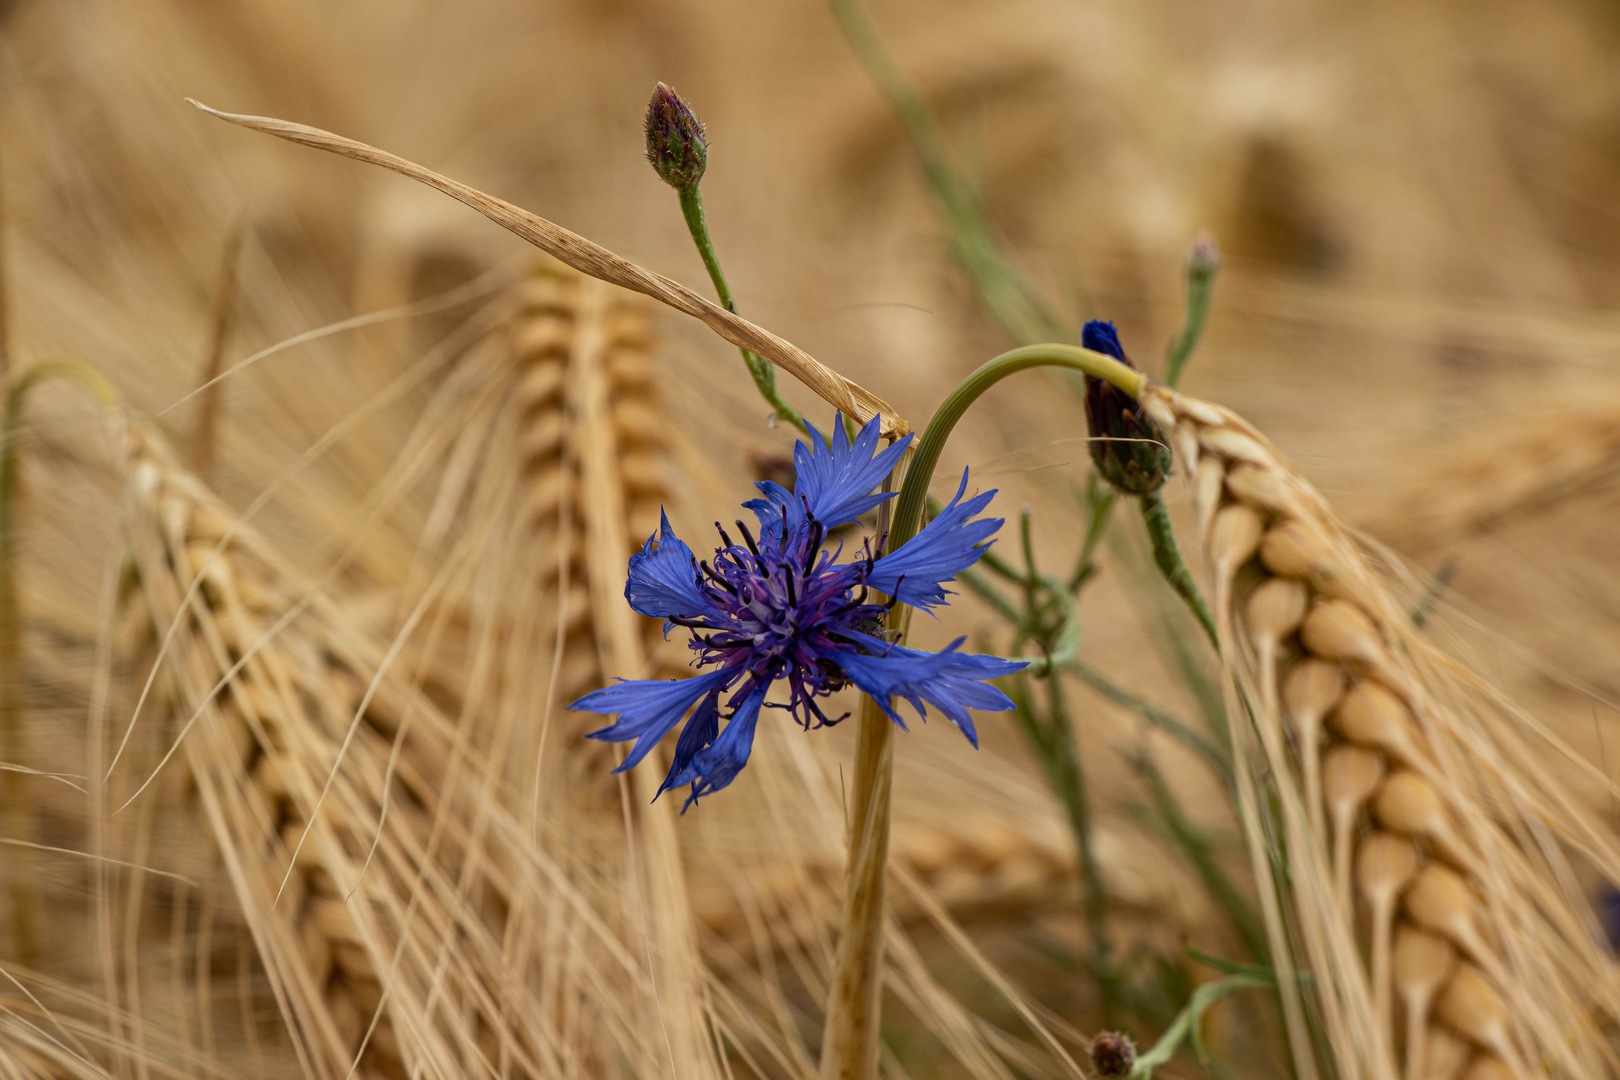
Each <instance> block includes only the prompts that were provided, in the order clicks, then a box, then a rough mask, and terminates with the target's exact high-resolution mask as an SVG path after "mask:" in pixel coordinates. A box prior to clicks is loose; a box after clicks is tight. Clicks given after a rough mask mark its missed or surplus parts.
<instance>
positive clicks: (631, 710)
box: [567, 668, 737, 772]
mask: <svg viewBox="0 0 1620 1080" xmlns="http://www.w3.org/2000/svg"><path fill="white" fill-rule="evenodd" d="M736 674H737V673H736V672H735V671H733V670H732V669H730V668H720V669H719V670H718V671H711V672H709V673H708V674H706V675H698V676H695V677H693V678H690V679H631V680H628V681H625V682H617V683H614V684H613V685H612V686H607V687H603V688H602V689H601V690H595V691H592V692H591V693H589V694H586V695H585V696H584V697H582V698H580V699H579V700H578V701H576V702H574V703H573V704H571V705H569V706H567V708H568V709H570V710H574V711H580V712H594V713H603V714H614V713H616V714H618V717H619V721H618V723H616V724H611V725H609V726H608V727H605V728H600V729H598V730H596V731H593V732H591V733H590V734H588V735H586V736H585V737H586V738H587V739H597V740H599V741H601V742H629V741H630V740H632V739H634V740H635V745H634V746H632V747H631V748H630V753H629V754H627V755H625V759H624V761H623V763H621V764H620V765H619V767H618V768H616V769H614V770H613V771H614V772H624V770H626V769H628V768H630V767H631V766H632V765H634V764H636V762H638V761H640V760H641V759H642V758H644V757H646V756H647V751H649V750H651V749H652V748H653V747H654V746H656V745H658V741H659V740H660V739H662V738H663V737H664V736H665V735H668V734H669V733H670V730H671V729H673V728H674V727H675V725H676V724H678V723H680V721H681V717H683V716H685V715H686V710H687V709H690V708H691V707H692V703H693V702H695V701H697V700H698V699H699V698H701V697H703V696H704V695H705V694H708V693H709V692H711V691H715V690H719V689H720V688H721V687H722V686H724V685H725V683H726V682H727V681H728V680H729V679H731V678H733V677H735V676H736Z"/></svg>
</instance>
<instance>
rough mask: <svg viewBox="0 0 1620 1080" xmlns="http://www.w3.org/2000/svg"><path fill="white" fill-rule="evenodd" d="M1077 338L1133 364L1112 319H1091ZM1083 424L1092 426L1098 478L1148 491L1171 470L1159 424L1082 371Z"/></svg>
mask: <svg viewBox="0 0 1620 1080" xmlns="http://www.w3.org/2000/svg"><path fill="white" fill-rule="evenodd" d="M1080 343H1081V344H1082V345H1084V346H1085V347H1086V348H1088V349H1091V350H1093V351H1095V352H1100V353H1104V354H1106V355H1108V356H1112V357H1113V358H1114V359H1116V360H1118V361H1119V362H1120V363H1122V364H1124V365H1125V366H1126V367H1135V366H1136V365H1134V364H1132V363H1131V361H1130V358H1129V357H1127V356H1126V355H1125V349H1124V347H1123V346H1121V345H1120V343H1119V334H1118V333H1117V332H1116V331H1115V330H1114V324H1113V323H1111V322H1103V321H1101V320H1100V319H1093V320H1091V321H1090V322H1088V323H1086V326H1085V329H1084V330H1083V331H1082V332H1081V335H1080ZM1086 426H1087V428H1089V429H1090V432H1091V460H1092V462H1093V463H1094V464H1095V465H1096V466H1097V471H1098V472H1099V473H1101V474H1102V478H1103V479H1104V480H1106V481H1108V483H1109V484H1110V485H1112V486H1113V487H1114V488H1115V489H1117V490H1118V491H1120V492H1122V493H1124V494H1126V495H1151V494H1153V493H1154V492H1155V491H1158V490H1159V489H1160V488H1161V487H1163V486H1164V478H1165V476H1166V475H1167V474H1168V473H1169V472H1170V463H1171V458H1170V448H1169V446H1168V444H1167V443H1166V442H1165V438H1164V432H1163V431H1162V430H1160V428H1159V425H1158V424H1156V423H1154V422H1153V420H1152V419H1151V418H1150V417H1148V416H1147V414H1146V413H1144V412H1142V411H1141V409H1140V408H1139V407H1138V405H1137V403H1136V399H1135V398H1133V397H1131V396H1130V395H1129V394H1127V393H1125V391H1123V390H1120V389H1119V388H1118V387H1116V386H1114V385H1113V384H1112V383H1109V382H1105V381H1104V380H1102V379H1096V378H1092V377H1091V376H1090V375H1087V376H1086Z"/></svg>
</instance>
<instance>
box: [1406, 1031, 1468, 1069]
mask: <svg viewBox="0 0 1620 1080" xmlns="http://www.w3.org/2000/svg"><path fill="white" fill-rule="evenodd" d="M1424 1048H1425V1049H1424V1054H1423V1071H1422V1073H1420V1074H1419V1075H1420V1076H1421V1078H1422V1080H1456V1077H1457V1074H1458V1073H1459V1072H1461V1071H1462V1067H1463V1066H1464V1065H1466V1064H1467V1063H1468V1057H1469V1055H1470V1054H1471V1053H1473V1046H1472V1045H1471V1044H1470V1043H1468V1042H1467V1041H1466V1040H1464V1039H1459V1038H1458V1037H1457V1036H1456V1035H1453V1034H1452V1033H1451V1029H1449V1028H1446V1027H1442V1026H1440V1025H1438V1024H1435V1025H1432V1026H1431V1027H1430V1028H1429V1030H1428V1033H1427V1034H1426V1035H1425V1036H1424Z"/></svg>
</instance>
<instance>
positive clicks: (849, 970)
mask: <svg viewBox="0 0 1620 1080" xmlns="http://www.w3.org/2000/svg"><path fill="white" fill-rule="evenodd" d="M911 462H912V454H911V453H910V452H908V453H907V454H906V455H904V456H903V457H902V458H901V459H900V463H899V465H898V466H897V467H896V469H895V471H894V474H891V475H890V476H889V477H887V478H886V479H885V480H884V481H883V489H884V490H885V491H889V490H892V489H893V483H894V477H895V476H897V475H901V474H902V473H903V474H905V475H906V476H909V475H910V466H911ZM893 505H894V504H893V503H892V502H890V503H885V504H884V505H883V506H881V507H880V508H879V509H878V532H879V533H880V534H884V533H886V534H887V535H888V536H889V539H890V541H891V546H890V548H889V550H890V551H893V550H895V549H896V548H898V547H899V546H900V545H901V544H904V543H905V542H906V541H907V540H909V539H911V537H912V535H914V534H915V533H916V531H917V522H916V521H915V520H914V521H912V523H911V525H910V527H909V529H907V530H901V529H900V526H899V524H898V523H897V522H895V521H894V520H893V519H892V517H891V507H892V506H893ZM887 622H888V628H889V629H891V630H893V631H895V632H896V634H895V638H894V640H897V641H898V640H899V639H900V638H901V637H903V636H904V635H905V634H906V632H907V631H908V630H909V629H910V628H911V608H910V607H908V606H906V605H904V604H900V605H897V606H896V607H895V609H894V610H893V611H892V612H891V613H890V614H889V616H888V619H887ZM855 724H856V727H855V766H854V790H853V791H851V792H850V796H851V798H850V813H849V836H848V839H847V845H848V862H847V864H846V873H845V883H844V914H843V920H842V922H841V923H840V925H839V930H838V955H837V957H836V959H835V961H834V966H833V977H832V986H831V988H830V989H829V991H828V995H827V1020H826V1025H825V1026H824V1027H823V1028H822V1031H821V1080H875V1078H876V1076H877V1063H878V1046H879V1040H878V1036H879V1025H880V1024H881V1021H882V993H883V918H884V914H885V911H884V894H885V891H886V889H887V887H888V881H889V826H890V820H889V813H890V794H891V792H892V790H893V786H894V723H893V722H892V721H891V720H890V719H889V717H888V714H886V713H885V712H884V711H883V707H882V705H880V704H879V703H878V702H877V701H876V700H875V699H874V698H871V697H862V698H861V705H860V711H859V712H858V713H857V715H856V720H855Z"/></svg>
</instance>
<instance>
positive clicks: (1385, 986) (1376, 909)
mask: <svg viewBox="0 0 1620 1080" xmlns="http://www.w3.org/2000/svg"><path fill="white" fill-rule="evenodd" d="M1417 867H1418V853H1417V849H1416V848H1414V847H1413V846H1412V845H1411V843H1410V842H1408V841H1406V840H1402V839H1401V838H1400V837H1398V836H1391V835H1389V834H1388V833H1373V834H1372V835H1370V836H1368V837H1367V838H1366V839H1364V840H1363V841H1362V842H1361V850H1359V851H1358V852H1356V882H1357V884H1359V885H1360V886H1361V895H1362V897H1363V898H1365V899H1366V901H1367V908H1368V911H1369V914H1370V915H1371V918H1372V981H1373V1005H1374V1008H1375V1009H1376V1011H1377V1016H1378V1018H1379V1021H1380V1022H1381V1023H1382V1024H1383V1026H1384V1028H1385V1030H1388V1029H1389V1021H1390V996H1389V994H1390V990H1389V979H1390V972H1389V949H1390V934H1391V933H1392V931H1393V924H1394V917H1395V901H1396V899H1397V898H1398V897H1399V896H1400V892H1401V890H1402V889H1403V888H1405V887H1406V883H1407V882H1408V881H1410V880H1411V879H1412V875H1413V874H1415V873H1417Z"/></svg>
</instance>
